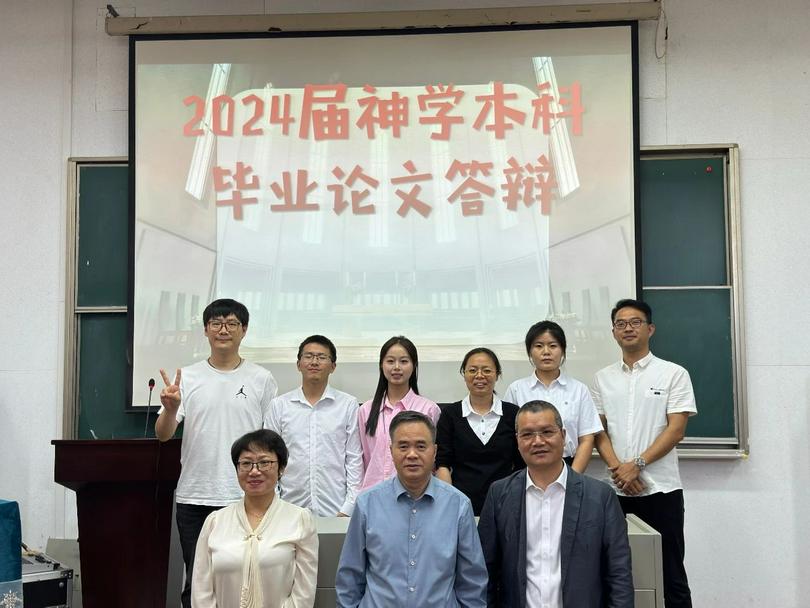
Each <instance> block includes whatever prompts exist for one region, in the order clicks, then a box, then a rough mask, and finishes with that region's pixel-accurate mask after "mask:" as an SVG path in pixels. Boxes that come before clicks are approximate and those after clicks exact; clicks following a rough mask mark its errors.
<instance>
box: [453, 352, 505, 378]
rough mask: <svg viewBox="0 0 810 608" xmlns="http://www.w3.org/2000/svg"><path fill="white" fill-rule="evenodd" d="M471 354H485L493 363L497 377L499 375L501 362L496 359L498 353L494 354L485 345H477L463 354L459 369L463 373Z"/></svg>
mask: <svg viewBox="0 0 810 608" xmlns="http://www.w3.org/2000/svg"><path fill="white" fill-rule="evenodd" d="M473 355H487V356H488V357H489V358H490V359H492V362H493V363H494V364H495V374H496V376H497V377H498V378H500V377H501V362H500V361H499V360H498V355H496V354H495V353H494V352H493V351H492V350H491V349H489V348H487V347H486V346H479V347H477V348H474V349H472V350H471V351H470V352H468V353H467V354H466V355H464V359H463V360H462V361H461V368H459V371H460V372H461V373H462V374H463V373H464V368H466V367H467V361H469V360H470V357H472V356H473Z"/></svg>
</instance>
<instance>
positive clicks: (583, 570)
mask: <svg viewBox="0 0 810 608" xmlns="http://www.w3.org/2000/svg"><path fill="white" fill-rule="evenodd" d="M565 466H568V465H565ZM525 495H526V470H525V469H524V470H522V471H518V472H517V473H514V474H512V475H510V476H509V477H507V478H505V479H501V480H500V481H496V482H495V483H494V484H492V486H491V487H490V489H489V494H487V498H486V502H485V503H484V508H483V510H482V512H481V519H480V521H479V522H478V533H479V535H480V537H481V546H482V548H483V550H484V558H485V559H486V562H487V570H488V571H489V586H488V588H487V605H488V606H489V607H490V608H493V607H499V608H524V607H525V605H526V513H525V505H526V500H525ZM560 544H561V547H560V561H561V564H560V566H561V586H562V601H563V606H565V607H566V608H568V607H569V606H570V607H571V608H579V607H580V606H582V607H586V606H587V607H588V608H598V607H606V608H607V607H609V608H633V602H634V599H633V596H634V591H633V574H632V569H631V567H630V543H629V542H628V539H627V523H626V521H625V518H624V514H623V513H622V509H621V507H620V506H619V500H618V499H617V498H616V494H615V493H614V492H613V490H612V489H611V488H610V487H609V486H608V485H607V484H605V483H602V482H601V481H597V480H596V479H592V478H591V477H587V476H585V475H580V474H579V473H577V472H576V471H574V470H572V469H571V468H570V467H569V468H568V482H567V484H566V490H565V506H564V507H563V521H562V533H561V538H560Z"/></svg>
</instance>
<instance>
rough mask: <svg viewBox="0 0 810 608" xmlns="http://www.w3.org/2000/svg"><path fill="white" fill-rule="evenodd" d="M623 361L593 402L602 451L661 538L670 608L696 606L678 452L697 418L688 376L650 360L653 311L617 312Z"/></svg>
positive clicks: (619, 487) (626, 498)
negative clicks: (686, 562) (686, 566)
mask: <svg viewBox="0 0 810 608" xmlns="http://www.w3.org/2000/svg"><path fill="white" fill-rule="evenodd" d="M611 321H612V323H613V337H614V338H615V340H616V342H617V343H618V344H619V347H620V348H621V349H622V360H621V361H618V362H616V363H614V364H613V365H610V366H608V367H606V368H604V369H602V370H600V371H598V372H597V373H596V376H595V377H594V383H593V388H592V393H593V399H594V402H595V403H596V408H597V410H598V411H599V414H600V417H601V418H602V423H603V424H604V425H605V429H606V430H607V433H600V434H599V435H597V438H596V447H597V449H598V450H599V453H600V455H601V456H602V459H603V460H604V461H605V463H606V464H607V466H608V468H609V469H610V471H611V477H612V483H613V485H614V488H615V490H616V492H617V493H618V495H619V502H620V503H621V506H622V509H623V510H624V512H625V513H634V514H636V515H638V516H639V517H640V518H641V519H643V520H644V521H646V522H647V523H648V524H650V525H651V526H652V527H653V528H655V529H656V530H658V532H660V533H661V544H662V552H663V567H664V568H663V569H664V600H665V603H666V606H667V608H684V607H691V606H692V599H691V593H690V591H689V583H688V581H687V578H686V570H685V569H684V566H683V558H684V540H683V521H684V506H683V486H682V485H681V478H680V473H679V470H678V456H677V453H676V452H675V447H676V446H677V445H678V442H680V441H681V439H683V437H684V434H685V432H686V422H687V420H688V419H689V416H693V415H695V414H696V413H697V407H696V405H695V394H694V391H693V390H692V382H691V380H690V379H689V373H688V372H687V371H686V370H685V369H684V368H682V367H681V366H680V365H676V364H675V363H672V362H670V361H664V360H663V359H659V358H657V357H655V356H654V355H653V354H652V353H651V352H650V338H651V337H652V335H653V334H654V333H655V325H653V323H652V310H651V309H650V307H649V305H648V304H646V303H645V302H642V301H640V300H629V299H627V300H620V301H619V302H617V303H616V307H615V308H614V309H613V311H612V312H611Z"/></svg>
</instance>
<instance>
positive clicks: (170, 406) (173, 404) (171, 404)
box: [160, 369, 180, 412]
mask: <svg viewBox="0 0 810 608" xmlns="http://www.w3.org/2000/svg"><path fill="white" fill-rule="evenodd" d="M160 376H161V378H163V383H164V384H165V385H166V387H165V388H164V389H163V390H161V391H160V403H161V404H163V407H165V408H166V409H167V410H169V411H170V412H176V411H177V408H179V407H180V370H179V369H178V370H177V373H176V375H175V377H174V382H170V381H169V376H168V375H167V374H166V370H160Z"/></svg>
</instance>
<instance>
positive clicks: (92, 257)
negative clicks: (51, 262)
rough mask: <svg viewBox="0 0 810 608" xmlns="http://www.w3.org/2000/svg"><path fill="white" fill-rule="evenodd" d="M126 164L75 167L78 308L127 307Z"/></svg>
mask: <svg viewBox="0 0 810 608" xmlns="http://www.w3.org/2000/svg"><path fill="white" fill-rule="evenodd" d="M128 173H129V168H128V167H127V165H86V166H80V167H79V177H78V192H79V197H78V198H79V200H78V205H77V208H78V213H77V216H78V217H77V230H78V234H79V241H78V255H77V259H76V283H77V284H76V303H77V305H78V306H126V305H127V277H128V276H129V273H128V269H127V265H128V255H129V206H128V195H127V188H128V182H129V180H128Z"/></svg>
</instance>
